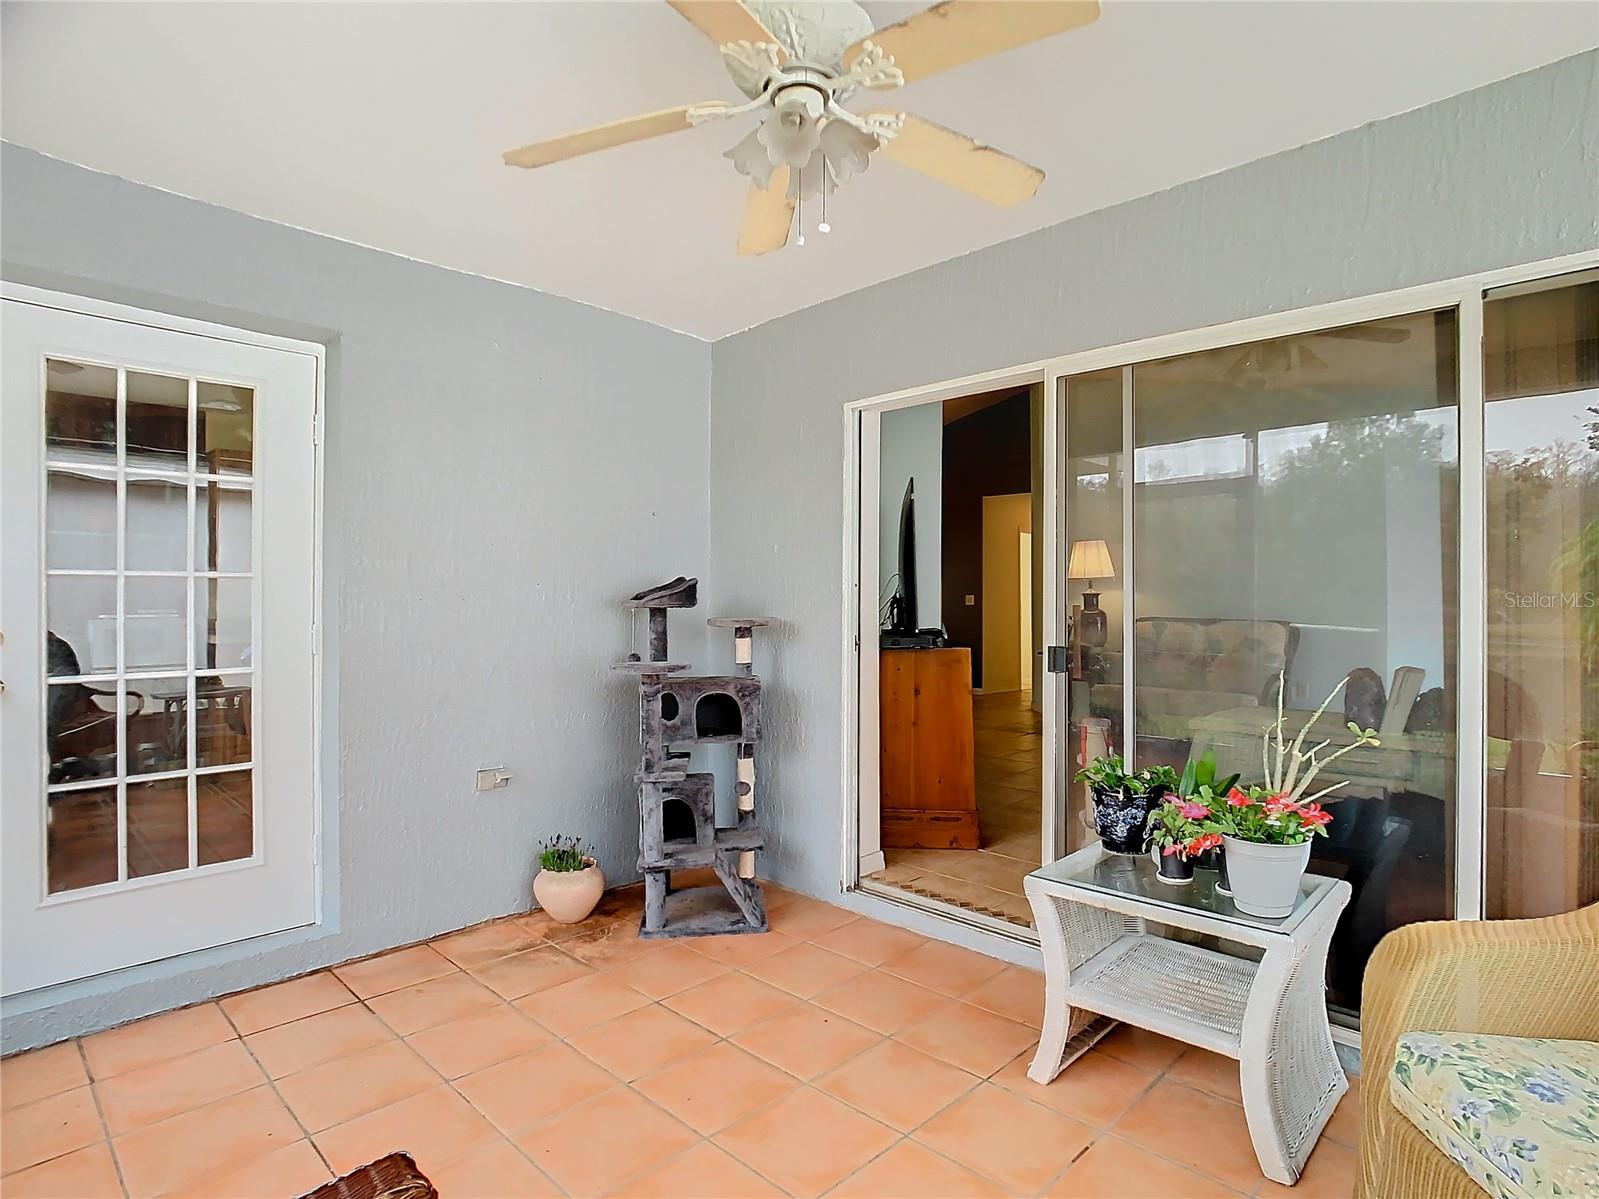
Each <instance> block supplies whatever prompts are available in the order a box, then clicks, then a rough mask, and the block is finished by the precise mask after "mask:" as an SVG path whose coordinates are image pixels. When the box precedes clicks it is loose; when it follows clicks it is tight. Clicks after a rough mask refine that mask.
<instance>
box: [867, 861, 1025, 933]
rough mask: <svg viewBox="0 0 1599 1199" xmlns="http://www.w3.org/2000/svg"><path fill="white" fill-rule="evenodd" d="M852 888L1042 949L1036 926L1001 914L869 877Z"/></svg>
mask: <svg viewBox="0 0 1599 1199" xmlns="http://www.w3.org/2000/svg"><path fill="white" fill-rule="evenodd" d="M851 889H852V890H854V891H858V892H860V893H861V894H863V895H870V896H873V897H874V898H876V899H884V900H887V901H888V902H890V903H897V904H899V905H900V906H901V907H906V908H911V909H912V910H914V911H918V912H925V913H927V914H928V915H930V916H937V917H939V918H940V919H941V920H945V921H948V922H949V923H951V924H959V925H963V926H964V927H966V928H969V929H974V930H976V931H977V932H981V933H986V934H990V935H993V936H998V937H1003V938H1004V939H1005V940H1007V941H1010V942H1012V943H1014V944H1018V945H1027V946H1030V947H1032V948H1034V949H1037V948H1038V933H1037V931H1036V930H1035V929H1031V928H1026V927H1024V926H1023V925H1020V924H1012V923H1011V922H1010V921H1009V920H1001V919H1000V918H999V917H997V916H986V915H984V914H983V913H982V912H974V911H971V910H970V909H968V908H963V907H960V906H959V905H957V904H953V903H945V902H944V901H943V900H941V899H934V898H932V897H931V896H927V895H920V894H918V893H916V892H915V891H905V890H902V889H901V888H899V887H894V886H890V885H889V884H887V883H879V882H874V881H872V880H871V879H867V878H863V879H861V880H860V881H859V882H857V883H856V884H855V886H854V887H853V888H851Z"/></svg>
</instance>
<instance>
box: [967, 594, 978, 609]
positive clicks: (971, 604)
mask: <svg viewBox="0 0 1599 1199" xmlns="http://www.w3.org/2000/svg"><path fill="white" fill-rule="evenodd" d="M966 606H967V607H968V608H975V607H977V597H976V596H975V595H968V596H967V597H966Z"/></svg>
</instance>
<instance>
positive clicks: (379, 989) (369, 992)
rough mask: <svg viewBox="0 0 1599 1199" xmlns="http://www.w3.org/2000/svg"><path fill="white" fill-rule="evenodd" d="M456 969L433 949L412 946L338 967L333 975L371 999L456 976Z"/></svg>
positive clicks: (359, 993) (357, 992) (424, 946)
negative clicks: (448, 976) (454, 974)
mask: <svg viewBox="0 0 1599 1199" xmlns="http://www.w3.org/2000/svg"><path fill="white" fill-rule="evenodd" d="M455 969H456V966H455V963H454V962H452V961H450V960H449V959H448V958H446V957H445V956H444V955H443V954H441V953H439V952H438V951H436V950H435V949H433V948H432V947H431V946H428V945H412V946H411V947H410V948H408V949H396V950H394V951H392V952H390V953H380V954H378V955H377V957H372V958H364V959H363V960H361V961H359V962H351V963H349V964H348V965H345V966H335V967H334V968H333V973H334V974H336V975H337V976H338V977H339V979H340V980H341V981H342V982H343V983H344V985H345V986H347V987H349V988H350V990H352V991H354V992H355V994H357V995H358V996H360V997H361V998H362V999H371V998H372V996H374V995H386V994H388V993H389V992H390V991H398V990H399V989H400V988H401V987H414V986H416V984H417V983H425V982H427V981H428V979H430V978H441V977H443V976H444V975H446V974H453V973H454V972H455Z"/></svg>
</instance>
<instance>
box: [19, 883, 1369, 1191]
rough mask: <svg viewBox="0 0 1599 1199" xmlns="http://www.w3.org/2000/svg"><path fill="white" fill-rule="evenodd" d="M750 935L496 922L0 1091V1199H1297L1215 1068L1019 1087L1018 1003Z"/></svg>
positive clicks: (944, 960) (130, 1035) (996, 981)
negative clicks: (415, 1185)
mask: <svg viewBox="0 0 1599 1199" xmlns="http://www.w3.org/2000/svg"><path fill="white" fill-rule="evenodd" d="M768 894H769V897H770V901H771V912H772V916H771V919H772V926H773V928H774V930H775V931H774V932H773V933H772V934H770V935H769V936H766V937H743V938H724V939H721V940H701V941H686V942H668V943H661V942H649V941H640V940H639V939H638V938H637V936H636V935H635V929H636V921H637V908H636V904H637V902H638V896H637V892H636V891H623V892H615V893H613V894H612V895H611V896H609V897H607V899H606V901H605V904H604V906H603V907H602V909H601V914H600V915H598V916H596V917H595V918H594V919H592V920H590V921H589V922H588V923H585V924H584V925H582V926H579V927H576V928H566V927H562V926H559V925H553V924H551V922H550V921H548V920H547V919H546V918H545V917H543V916H542V915H540V914H538V913H535V914H533V915H531V916H523V917H513V918H510V919H507V920H501V921H497V922H495V923H493V924H489V925H484V926H482V927H480V928H475V929H468V930H466V931H464V932H460V933H454V934H451V935H450V936H447V937H441V938H439V939H438V940H437V941H436V942H434V943H433V945H432V946H431V947H427V946H419V947H412V948H409V949H402V950H398V951H396V952H393V953H389V954H385V955H382V956H380V957H377V958H372V959H369V960H367V961H364V962H356V963H351V964H350V965H346V966H341V967H339V968H338V969H336V970H332V971H323V972H321V973H318V974H315V975H311V976H309V977H307V978H302V979H296V980H293V981H291V982H286V983H280V984H278V985H276V986H272V987H265V988H262V989H260V990H257V991H253V992H249V993H247V994H244V995H236V996H231V997H229V998H227V999H223V1000H222V1001H220V1002H219V1003H208V1004H202V1005H200V1006H198V1007H194V1008H189V1009H185V1010H183V1011H179V1012H170V1013H167V1014H165V1015H161V1016H154V1017H151V1018H150V1019H147V1020H141V1021H139V1022H138V1023H135V1024H130V1025H127V1026H124V1027H122V1028H118V1029H113V1030H111V1031H109V1032H104V1033H99V1034H96V1035H94V1036H90V1037H85V1038H83V1039H82V1040H81V1041H72V1042H67V1043H64V1044H61V1045H55V1046H52V1047H50V1048H48V1049H40V1050H35V1051H33V1052H31V1053H25V1054H21V1055H18V1056H16V1057H12V1058H9V1059H7V1060H6V1061H5V1062H4V1063H0V1095H3V1098H4V1103H5V1110H4V1115H3V1118H0V1128H3V1134H4V1136H3V1143H0V1169H3V1171H4V1181H3V1183H0V1190H3V1191H4V1193H5V1195H6V1196H7V1197H8V1199H30V1197H38V1199H48V1197H55V1199H98V1197H100V1196H124V1195H126V1196H132V1197H133V1199H143V1197H146V1196H159V1195H170V1196H180V1195H187V1196H204V1197H207V1199H253V1197H255V1196H260V1197H262V1199H291V1197H292V1196H297V1195H300V1194H302V1193H303V1192H305V1191H307V1190H309V1189H311V1188H313V1187H315V1186H317V1185H318V1184H319V1183H322V1182H324V1181H326V1180H327V1179H328V1178H330V1177H331V1176H332V1174H333V1173H334V1172H342V1171H345V1170H348V1169H350V1168H352V1167H354V1166H356V1165H359V1164H361V1163H363V1162H366V1161H369V1160H371V1159H373V1158H375V1157H379V1156H381V1155H383V1154H385V1153H388V1152H391V1151H392V1150H395V1149H402V1148H403V1149H408V1150H410V1151H411V1152H412V1153H413V1154H414V1155H415V1156H416V1158H417V1161H418V1162H419V1164H420V1165H421V1167H422V1169H423V1171H424V1172H425V1173H426V1174H428V1176H429V1177H431V1178H432V1179H433V1180H434V1182H435V1184H437V1185H438V1187H439V1188H440V1191H441V1193H442V1194H443V1196H444V1199H518V1197H521V1196H543V1195H579V1196H589V1195H635V1196H651V1197H655V1199H664V1197H667V1196H694V1197H696V1199H711V1197H714V1196H728V1197H744V1196H759V1195H785V1194H786V1195H822V1194H828V1195H833V1196H863V1197H868V1199H870V1197H879V1196H884V1197H886V1196H903V1197H915V1199H939V1197H942V1196H957V1195H1046V1196H1074V1197H1077V1199H1133V1197H1139V1199H1156V1197H1160V1196H1170V1197H1173V1199H1197V1197H1200V1196H1228V1195H1231V1196H1236V1195H1240V1194H1242V1195H1277V1194H1282V1193H1298V1194H1301V1195H1304V1196H1306V1199H1310V1197H1312V1196H1314V1197H1317V1199H1320V1197H1322V1196H1332V1195H1336V1196H1344V1195H1349V1194H1350V1193H1351V1192H1352V1189H1353V1177H1354V1168H1355V1149H1354V1145H1353V1138H1354V1137H1355V1135H1356V1134H1355V1129H1356V1126H1357V1124H1358V1120H1357V1118H1356V1116H1357V1107H1358V1102H1359V1100H1358V1097H1357V1096H1358V1092H1352V1093H1351V1096H1350V1098H1349V1099H1347V1100H1345V1102H1344V1104H1343V1106H1342V1107H1340V1108H1339V1110H1338V1113H1337V1115H1336V1116H1335V1117H1334V1120H1333V1123H1332V1124H1331V1126H1330V1129H1329V1133H1328V1135H1326V1136H1324V1137H1323V1139H1322V1142H1321V1144H1320V1145H1319V1146H1318V1147H1317V1149H1316V1152H1315V1154H1314V1155H1313V1156H1312V1157H1311V1159H1310V1165H1309V1168H1308V1170H1307V1172H1306V1174H1305V1177H1304V1178H1303V1179H1302V1180H1301V1185H1300V1186H1299V1187H1298V1188H1297V1189H1296V1192H1283V1191H1282V1190H1281V1189H1280V1188H1276V1187H1274V1186H1272V1185H1271V1184H1269V1183H1266V1182H1264V1181H1263V1180H1262V1178H1261V1177H1260V1174H1259V1172H1258V1170H1257V1168H1256V1166H1255V1161H1254V1157H1253V1154H1252V1152H1251V1150H1250V1145H1249V1137H1248V1133H1247V1130H1246V1128H1245V1124H1244V1114H1243V1109H1242V1108H1241V1107H1240V1106H1239V1104H1238V1084H1237V1076H1236V1073H1234V1071H1233V1070H1232V1067H1231V1063H1230V1062H1226V1061H1223V1060H1221V1059H1217V1058H1215V1057H1214V1056H1213V1055H1210V1054H1207V1053H1204V1052H1202V1051H1199V1050H1192V1049H1185V1048H1184V1047H1183V1046H1181V1045H1178V1044H1177V1043H1175V1042H1172V1041H1168V1040H1166V1039H1164V1038H1162V1037H1158V1036H1155V1035H1153V1034H1150V1033H1145V1032H1142V1031H1140V1030H1137V1029H1130V1028H1123V1029H1119V1030H1118V1031H1117V1032H1115V1033H1114V1034H1112V1036H1110V1037H1109V1038H1107V1039H1106V1041H1105V1042H1103V1043H1102V1044H1101V1045H1100V1046H1099V1047H1098V1048H1096V1049H1095V1050H1094V1051H1093V1052H1092V1053H1090V1054H1089V1055H1088V1056H1087V1057H1086V1058H1084V1059H1083V1060H1082V1061H1081V1062H1079V1063H1078V1064H1076V1065H1075V1066H1073V1067H1072V1068H1071V1069H1070V1070H1068V1071H1067V1073H1066V1074H1065V1075H1063V1076H1062V1077H1061V1078H1060V1079H1058V1080H1056V1082H1055V1083H1054V1084H1052V1085H1051V1086H1049V1087H1038V1086H1036V1085H1034V1084H1033V1083H1031V1082H1029V1081H1028V1080H1027V1078H1026V1068H1027V1061H1028V1058H1029V1057H1030V1055H1031V1053H1032V1045H1033V1042H1034V1040H1035V1038H1036V1036H1037V1031H1036V1024H1037V1021H1038V1019H1039V1014H1040V1012H1039V1009H1040V1005H1041V1002H1042V984H1041V981H1040V978H1039V976H1038V975H1037V974H1035V973H1032V972H1031V971H1027V970H1023V969H1020V968H1018V967H1015V966H1006V965H1002V964H1001V963H999V962H997V961H994V960H992V959H989V958H985V957H981V956H979V955H976V954H972V953H968V952H966V951H964V950H959V949H954V948H952V947H950V946H947V945H944V944H942V943H939V942H930V941H926V940H924V939H923V938H921V937H919V936H916V935H915V934H912V933H907V932H904V931H902V930H898V929H890V928H888V927H886V926H883V925H878V924H875V923H873V922H871V921H867V920H862V919H857V918H856V917H854V916H851V915H850V914H849V913H847V912H845V911H843V910H842V909H839V908H835V907H830V906H828V905H826V904H822V903H819V902H817V901H815V900H811V899H806V898H803V897H799V896H795V895H793V894H791V893H788V892H784V891H780V890H778V889H776V888H772V889H770V890H769V892H768Z"/></svg>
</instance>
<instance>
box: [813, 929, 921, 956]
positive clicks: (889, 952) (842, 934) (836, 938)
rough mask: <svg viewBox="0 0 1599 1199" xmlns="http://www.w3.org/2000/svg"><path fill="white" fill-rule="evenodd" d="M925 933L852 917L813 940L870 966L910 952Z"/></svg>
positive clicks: (815, 943) (814, 942)
mask: <svg viewBox="0 0 1599 1199" xmlns="http://www.w3.org/2000/svg"><path fill="white" fill-rule="evenodd" d="M926 940H927V938H926V937H923V936H921V935H920V934H918V933H913V932H910V931H909V930H908V929H903V928H895V927H894V926H893V925H891V924H879V923H878V922H877V921H876V920H865V919H862V920H853V921H851V922H850V923H848V924H845V925H841V926H840V927H838V928H835V929H832V930H830V931H829V932H825V933H822V934H820V935H819V936H816V937H813V938H812V939H811V941H812V944H814V945H819V946H821V947H822V948H823V949H830V950H832V951H833V952H834V953H841V954H843V955H844V956H845V957H847V958H854V959H855V960H856V961H857V962H862V963H864V964H866V965H868V966H881V965H882V964H883V963H884V962H886V961H888V960H889V959H890V958H893V957H898V956H899V955H900V954H902V953H909V952H910V951H911V950H912V949H915V948H916V947H917V946H918V945H921V944H923V943H924V942H925V941H926Z"/></svg>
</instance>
